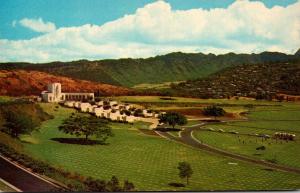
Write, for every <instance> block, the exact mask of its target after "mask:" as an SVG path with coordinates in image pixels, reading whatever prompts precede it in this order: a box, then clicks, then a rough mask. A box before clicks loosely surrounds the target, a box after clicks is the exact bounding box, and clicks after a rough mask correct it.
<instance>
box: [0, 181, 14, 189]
mask: <svg viewBox="0 0 300 193" xmlns="http://www.w3.org/2000/svg"><path fill="white" fill-rule="evenodd" d="M0 192H16V190H14V189H12V188H11V187H9V186H7V185H6V184H5V183H4V182H2V181H1V178H0Z"/></svg>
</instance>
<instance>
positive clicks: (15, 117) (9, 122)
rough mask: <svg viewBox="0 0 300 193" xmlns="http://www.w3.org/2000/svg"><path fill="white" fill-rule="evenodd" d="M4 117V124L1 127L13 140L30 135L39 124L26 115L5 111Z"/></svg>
mask: <svg viewBox="0 0 300 193" xmlns="http://www.w3.org/2000/svg"><path fill="white" fill-rule="evenodd" d="M4 116H5V123H4V125H3V126H4V128H6V130H7V133H9V134H10V135H11V136H13V137H15V138H18V137H19V135H20V134H30V133H31V132H32V131H34V130H35V129H36V127H37V126H38V125H39V123H38V122H37V121H35V120H34V119H33V118H32V117H31V116H30V115H28V114H19V113H17V112H14V111H6V112H5V113H4Z"/></svg>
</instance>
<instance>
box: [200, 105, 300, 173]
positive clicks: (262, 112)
mask: <svg viewBox="0 0 300 193" xmlns="http://www.w3.org/2000/svg"><path fill="white" fill-rule="evenodd" d="M249 119H250V121H243V122H231V123H225V124H224V123H222V124H214V125H206V126H205V128H214V129H216V130H218V129H223V130H224V131H237V132H239V134H255V133H257V134H268V135H271V136H272V135H273V134H274V133H275V132H277V131H283V132H289V133H294V134H296V141H294V142H288V143H286V142H284V141H277V143H276V140H272V139H269V140H268V141H265V142H262V141H261V139H260V138H258V137H251V136H244V135H234V134H227V133H219V132H212V131H197V132H195V133H194V135H195V137H196V138H198V139H200V140H202V141H204V143H207V144H210V145H212V146H216V147H219V148H222V149H225V150H228V151H232V152H235V153H239V154H243V155H248V156H252V157H256V158H257V159H276V160H277V161H278V163H280V164H285V165H289V166H293V167H299V168H300V137H299V136H300V108H299V105H298V104H294V105H293V106H290V105H288V106H283V107H276V108H273V107H272V108H270V109H268V108H266V107H257V108H256V109H254V110H252V111H251V113H250V114H249ZM238 136H239V138H238ZM239 139H240V141H239ZM242 141H244V142H245V144H243V143H242ZM261 145H264V146H266V147H267V148H266V150H264V151H257V150H256V147H258V146H261ZM257 154H261V155H257Z"/></svg>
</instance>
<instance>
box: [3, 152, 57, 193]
mask: <svg viewBox="0 0 300 193" xmlns="http://www.w3.org/2000/svg"><path fill="white" fill-rule="evenodd" d="M0 171H1V172H0V178H2V179H3V180H5V181H7V182H8V183H10V184H12V185H13V186H15V187H17V188H19V189H20V190H22V191H24V192H49V191H52V192H54V191H58V188H57V187H56V186H54V185H53V184H51V183H48V182H46V181H44V180H42V179H40V178H38V177H36V176H34V175H32V174H30V173H28V172H26V171H24V170H22V169H20V168H19V167H17V166H15V165H13V164H12V163H10V162H8V161H6V160H5V159H3V158H2V157H0Z"/></svg>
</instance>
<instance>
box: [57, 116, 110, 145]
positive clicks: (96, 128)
mask: <svg viewBox="0 0 300 193" xmlns="http://www.w3.org/2000/svg"><path fill="white" fill-rule="evenodd" d="M59 130H60V131H63V132H64V133H67V134H71V135H76V136H77V137H79V136H81V135H84V136H85V140H88V137H89V136H92V135H95V136H96V137H97V138H98V139H100V140H101V142H105V141H106V139H107V138H108V137H110V136H113V134H112V131H111V128H110V127H109V126H108V125H107V121H105V120H101V119H98V118H96V117H93V116H82V115H77V116H71V117H69V118H68V119H66V120H65V121H64V122H63V124H62V125H61V126H60V127H59Z"/></svg>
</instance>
